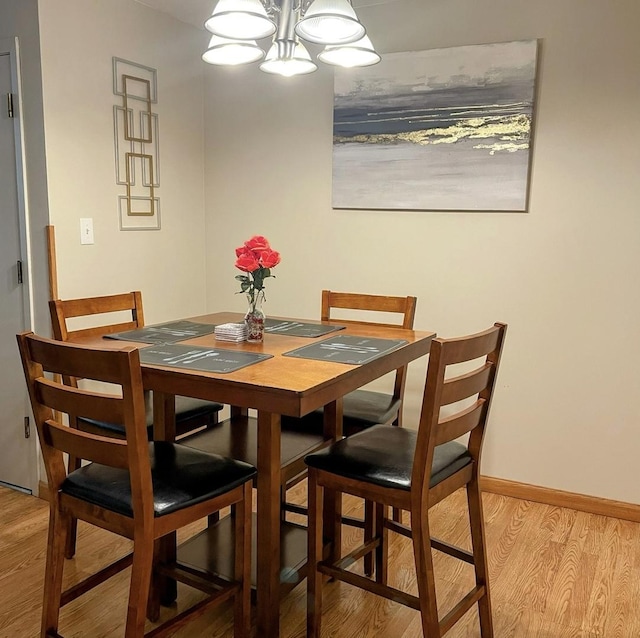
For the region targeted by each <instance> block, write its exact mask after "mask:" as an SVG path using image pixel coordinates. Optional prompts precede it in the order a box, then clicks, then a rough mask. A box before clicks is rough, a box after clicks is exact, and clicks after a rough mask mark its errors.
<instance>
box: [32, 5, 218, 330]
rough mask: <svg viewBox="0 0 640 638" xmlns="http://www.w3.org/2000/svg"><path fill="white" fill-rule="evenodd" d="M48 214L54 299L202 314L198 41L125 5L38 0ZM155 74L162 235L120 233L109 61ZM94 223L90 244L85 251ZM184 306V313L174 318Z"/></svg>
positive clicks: (190, 31) (159, 314) (155, 316)
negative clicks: (137, 295) (101, 300)
mask: <svg viewBox="0 0 640 638" xmlns="http://www.w3.org/2000/svg"><path fill="white" fill-rule="evenodd" d="M39 9H40V30H41V47H42V73H43V86H44V95H45V99H44V119H45V129H46V142H47V162H48V171H49V172H48V177H49V205H50V211H51V223H52V224H53V225H54V226H55V229H56V240H57V251H58V275H59V292H60V296H61V297H67V298H68V297H76V296H87V295H95V294H110V293H116V292H123V291H127V290H133V289H139V290H141V291H142V293H143V299H144V305H145V318H146V320H147V322H157V321H163V320H167V319H172V318H175V317H176V313H185V314H187V315H193V314H199V313H201V312H203V311H204V310H205V259H206V246H205V238H204V234H203V228H204V192H203V160H204V147H203V140H202V131H203V101H202V100H203V94H202V66H201V60H200V58H199V56H200V52H199V51H200V42H199V41H198V35H199V32H198V30H196V29H195V28H193V27H189V26H187V25H185V24H183V23H181V22H178V21H176V20H173V19H172V18H170V17H168V16H166V15H165V14H162V13H158V12H156V11H152V10H150V9H147V8H146V7H144V6H142V5H140V4H138V3H134V2H132V1H131V0H96V1H92V2H87V1H86V0H40V3H39ZM113 56H116V57H120V58H124V59H127V60H131V61H134V62H137V63H139V64H143V65H146V66H151V67H154V68H156V69H157V71H158V94H159V100H158V104H157V105H154V111H157V113H158V115H159V125H160V135H159V138H160V164H161V182H160V189H159V190H158V191H157V192H158V195H159V196H160V207H161V217H162V230H160V231H144V232H129V231H128V232H122V231H120V230H119V225H118V212H117V196H118V195H119V194H123V192H124V191H123V187H122V186H117V185H116V183H115V174H114V173H115V169H114V145H113V104H114V100H115V96H114V95H113V92H112V57H113ZM82 217H92V218H93V221H94V233H95V244H94V245H87V246H83V245H81V244H80V225H79V219H80V218H82ZM178 309H179V310H178Z"/></svg>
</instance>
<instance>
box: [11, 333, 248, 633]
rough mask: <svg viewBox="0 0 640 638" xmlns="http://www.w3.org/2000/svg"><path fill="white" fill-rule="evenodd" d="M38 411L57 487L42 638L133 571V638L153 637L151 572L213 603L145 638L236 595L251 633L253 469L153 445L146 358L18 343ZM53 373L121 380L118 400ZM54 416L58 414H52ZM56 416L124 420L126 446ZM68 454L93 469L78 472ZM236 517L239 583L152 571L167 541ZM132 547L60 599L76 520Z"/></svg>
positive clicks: (242, 624) (238, 612)
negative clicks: (71, 610) (69, 607)
mask: <svg viewBox="0 0 640 638" xmlns="http://www.w3.org/2000/svg"><path fill="white" fill-rule="evenodd" d="M18 344H19V348H20V353H21V356H22V362H23V367H24V372H25V377H26V381H27V385H28V388H29V395H30V397H31V405H32V408H33V413H34V416H35V421H36V425H37V428H38V436H39V439H40V445H41V447H42V455H43V460H44V464H45V467H46V471H47V478H48V480H49V493H50V515H49V535H48V543H47V558H46V567H45V579H44V583H45V584H44V603H43V612H42V628H41V636H42V638H56V637H60V634H59V633H58V620H59V615H60V607H61V606H63V605H66V604H67V603H68V602H71V601H72V600H74V599H75V598H77V597H78V596H80V595H82V594H84V593H86V592H87V591H88V590H89V589H92V588H93V587H95V586H96V585H97V584H99V583H101V582H103V581H104V580H106V579H107V578H109V577H110V576H112V575H114V574H115V573H117V572H119V571H120V570H121V569H124V568H125V567H127V566H129V565H132V571H131V581H130V588H129V603H128V609H127V620H126V629H125V638H134V637H136V638H137V637H139V636H143V635H145V633H144V625H145V613H146V611H147V608H148V609H149V613H150V615H151V617H152V619H157V609H158V600H157V596H155V595H154V600H150V599H149V596H150V585H151V579H152V571H154V570H155V572H156V573H158V574H161V575H163V576H166V577H170V578H175V579H176V580H179V581H182V582H185V583H187V584H188V585H190V586H192V587H197V588H198V589H202V591H205V592H206V593H207V594H208V595H209V596H208V598H207V599H206V600H205V601H202V602H200V603H197V604H196V605H195V606H193V607H192V608H191V609H190V610H187V611H185V612H182V613H180V614H178V615H177V616H175V617H174V618H172V619H170V620H168V621H166V622H165V623H163V624H162V625H161V626H160V628H156V629H154V630H153V631H152V632H150V633H149V634H146V635H153V636H165V635H168V633H169V632H170V628H175V627H177V626H180V625H183V624H185V622H186V621H187V619H188V618H190V617H193V616H194V615H195V614H199V613H202V611H204V609H205V608H208V607H209V606H211V605H212V604H215V603H219V602H222V601H224V600H228V599H230V598H234V599H235V619H234V628H235V636H236V637H240V636H242V637H244V636H248V635H249V630H250V556H251V550H250V547H251V523H250V520H251V481H252V479H253V476H254V475H255V468H254V467H252V466H250V465H248V464H246V463H241V462H237V461H233V460H231V459H226V458H222V457H219V456H214V455H210V454H206V453H203V452H199V451H196V450H192V449H190V448H185V447H184V446H182V445H180V444H177V443H170V442H166V441H159V442H149V440H148V437H147V422H146V418H145V407H144V396H143V388H142V374H141V370H140V358H139V354H138V351H137V350H136V348H134V347H132V346H129V347H125V348H123V349H122V350H101V349H98V348H90V347H87V346H76V345H71V344H68V343H63V342H60V341H54V340H50V339H44V338H41V337H37V336H35V335H33V334H32V333H24V334H21V335H18ZM45 372H49V373H54V374H59V375H62V376H73V377H82V378H88V379H94V380H97V381H101V382H106V383H110V384H116V386H119V387H118V393H117V394H114V395H108V394H105V393H93V392H91V391H88V390H82V389H79V388H76V387H73V386H70V385H67V384H62V383H60V382H56V381H55V380H50V379H49V378H47V377H46V376H45ZM54 411H55V412H54ZM54 413H60V414H74V415H78V416H83V417H87V418H91V419H99V420H100V419H102V420H105V421H109V422H114V423H123V424H124V428H125V437H126V438H125V440H122V439H115V438H111V437H104V436H98V435H95V434H91V433H85V432H82V431H81V430H77V429H74V428H70V427H69V426H68V425H64V424H63V423H62V422H61V421H58V420H55V419H54ZM63 453H67V454H70V455H73V456H76V457H78V458H83V459H87V460H89V461H91V462H90V463H89V464H87V465H84V466H83V467H82V468H80V469H77V470H75V471H72V472H68V471H67V470H66V469H65V464H64V461H63ZM227 506H231V508H232V516H233V519H234V533H235V558H234V572H235V574H234V580H233V581H231V582H217V581H215V582H214V581H212V580H211V579H206V578H205V577H204V576H203V575H200V574H196V573H194V571H193V569H192V568H189V569H183V568H181V566H180V565H179V564H177V563H175V562H174V563H173V564H160V563H158V562H156V564H155V566H154V555H156V556H157V555H159V552H158V547H159V545H158V540H159V539H160V538H162V537H163V536H165V535H167V534H170V533H173V532H175V531H176V530H177V529H179V528H181V527H184V526H185V525H188V524H189V523H192V522H194V521H197V520H199V519H201V518H203V517H205V516H207V515H209V514H211V513H213V512H217V511H219V510H220V509H221V508H224V507H227ZM71 517H73V518H76V519H82V520H85V521H87V522H89V523H91V524H92V525H95V526H97V527H101V528H103V529H106V530H109V531H111V532H113V533H116V534H120V535H121V536H125V537H127V538H130V539H132V540H133V553H132V554H131V555H130V556H128V557H125V558H124V559H120V560H118V561H116V563H114V564H113V565H110V566H108V567H106V568H104V569H103V570H101V571H100V572H99V573H97V574H94V575H91V576H89V577H88V578H86V579H84V580H83V581H82V582H80V583H78V584H76V585H74V586H72V587H70V588H69V589H67V590H66V591H62V574H63V567H64V563H65V561H64V549H65V543H66V536H67V533H68V529H69V525H68V523H69V519H70V518H71Z"/></svg>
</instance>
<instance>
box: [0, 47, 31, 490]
mask: <svg viewBox="0 0 640 638" xmlns="http://www.w3.org/2000/svg"><path fill="white" fill-rule="evenodd" d="M0 54H3V55H7V54H8V55H9V68H10V70H11V71H10V72H11V79H10V81H11V93H12V94H13V111H14V116H13V133H14V142H15V163H16V189H17V199H18V227H19V230H20V256H21V258H22V266H23V267H22V277H23V279H22V281H23V284H22V306H23V316H24V330H33V317H34V311H33V278H32V277H31V268H32V259H31V255H32V252H31V242H30V227H29V199H28V190H27V171H26V157H25V143H24V127H23V122H24V112H23V108H22V82H21V76H20V43H19V40H18V38H17V37H13V38H0ZM3 97H4V96H3ZM24 408H25V416H27V415H28V416H29V419H30V420H31V436H30V443H31V445H30V446H29V453H30V457H31V458H30V459H29V485H28V488H30V489H31V492H32V493H33V494H37V493H38V481H39V479H40V446H39V445H38V444H37V440H38V434H37V431H36V429H35V422H34V419H33V414H32V412H31V406H30V404H29V400H28V395H27V392H26V386H25V406H24ZM0 484H2V483H0ZM11 487H16V488H17V489H21V488H19V487H18V486H11Z"/></svg>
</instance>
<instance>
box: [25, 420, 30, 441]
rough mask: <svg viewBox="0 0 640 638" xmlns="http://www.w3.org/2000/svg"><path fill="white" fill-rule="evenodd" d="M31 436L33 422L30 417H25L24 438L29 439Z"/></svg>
mask: <svg viewBox="0 0 640 638" xmlns="http://www.w3.org/2000/svg"><path fill="white" fill-rule="evenodd" d="M30 436H31V423H30V422H29V417H28V416H26V417H24V438H25V439H28V438H29V437H30Z"/></svg>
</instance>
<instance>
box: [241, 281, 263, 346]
mask: <svg viewBox="0 0 640 638" xmlns="http://www.w3.org/2000/svg"><path fill="white" fill-rule="evenodd" d="M247 301H248V302H249V309H248V310H247V314H246V315H245V316H244V320H245V322H246V324H247V341H248V342H249V343H261V342H262V341H263V339H264V320H265V316H264V311H263V310H262V305H263V304H264V290H255V291H254V292H253V294H251V293H247Z"/></svg>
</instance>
